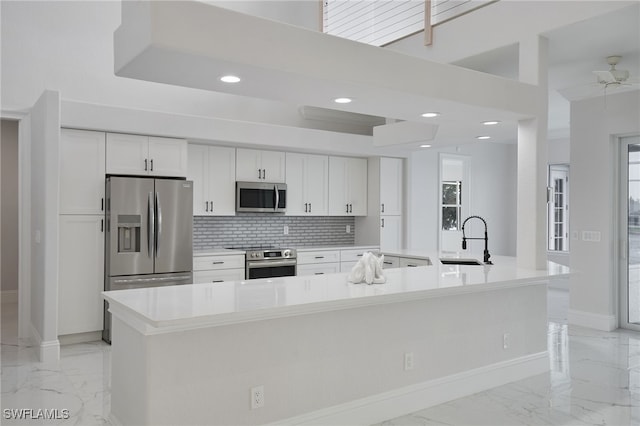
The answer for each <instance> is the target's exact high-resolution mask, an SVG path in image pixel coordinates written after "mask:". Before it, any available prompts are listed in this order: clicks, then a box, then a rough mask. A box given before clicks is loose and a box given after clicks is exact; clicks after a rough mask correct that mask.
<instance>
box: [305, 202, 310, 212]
mask: <svg viewBox="0 0 640 426" xmlns="http://www.w3.org/2000/svg"><path fill="white" fill-rule="evenodd" d="M307 206H308V203H304V212H305V213H309V212H308V211H307Z"/></svg>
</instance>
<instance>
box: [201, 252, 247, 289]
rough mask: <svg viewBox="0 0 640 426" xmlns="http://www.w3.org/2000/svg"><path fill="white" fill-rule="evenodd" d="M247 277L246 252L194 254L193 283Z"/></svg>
mask: <svg viewBox="0 0 640 426" xmlns="http://www.w3.org/2000/svg"><path fill="white" fill-rule="evenodd" d="M244 279H245V256H244V254H212V255H194V256H193V283H194V284H203V283H211V282H214V283H215V282H223V281H241V280H244Z"/></svg>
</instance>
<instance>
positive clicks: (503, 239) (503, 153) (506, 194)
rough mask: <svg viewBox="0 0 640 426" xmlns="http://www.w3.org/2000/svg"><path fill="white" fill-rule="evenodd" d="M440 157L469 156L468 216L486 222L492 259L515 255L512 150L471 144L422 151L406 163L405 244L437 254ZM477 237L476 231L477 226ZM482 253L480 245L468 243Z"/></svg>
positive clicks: (486, 144) (514, 164)
mask: <svg viewBox="0 0 640 426" xmlns="http://www.w3.org/2000/svg"><path fill="white" fill-rule="evenodd" d="M438 152H449V153H453V154H460V155H467V156H469V157H470V169H471V171H470V175H471V176H470V181H471V189H470V190H471V203H470V204H471V205H470V209H469V212H470V214H472V215H473V214H476V215H479V216H482V217H484V218H485V219H486V220H487V224H488V228H489V229H488V230H489V251H490V252H491V254H496V255H498V254H499V255H508V256H515V251H516V176H517V175H516V153H517V151H516V146H515V144H513V145H506V144H491V143H482V142H479V143H475V144H470V145H463V146H460V147H459V150H458V151H456V149H455V148H451V149H449V150H444V149H443V150H441V151H438V150H434V149H426V150H423V151H419V152H416V153H414V154H412V155H411V157H410V158H409V159H408V167H409V170H408V183H407V187H408V188H407V191H408V206H407V209H408V218H407V237H408V241H407V245H408V247H409V248H414V249H428V250H436V249H438V247H437V245H438V230H439V224H438V204H439V203H438V197H439V195H438V194H439V191H438V173H439V166H438V161H439V160H438V158H439V156H438ZM476 232H477V227H476ZM471 245H472V246H471V249H472V250H473V251H474V252H482V248H483V247H482V243H481V242H473V243H471Z"/></svg>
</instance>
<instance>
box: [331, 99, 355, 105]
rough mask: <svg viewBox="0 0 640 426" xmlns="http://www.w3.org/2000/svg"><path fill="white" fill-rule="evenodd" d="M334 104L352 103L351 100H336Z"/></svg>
mask: <svg viewBox="0 0 640 426" xmlns="http://www.w3.org/2000/svg"><path fill="white" fill-rule="evenodd" d="M333 102H335V103H337V104H348V103H349V102H351V98H335V99H334V100H333Z"/></svg>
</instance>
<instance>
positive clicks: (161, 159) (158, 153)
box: [106, 133, 187, 177]
mask: <svg viewBox="0 0 640 426" xmlns="http://www.w3.org/2000/svg"><path fill="white" fill-rule="evenodd" d="M106 152H107V161H106V164H107V166H106V170H107V174H119V175H143V176H144V175H149V176H175V177H185V176H186V175H187V141H186V140H184V139H173V138H158V137H153V136H141V135H126V134H121V133H107V148H106Z"/></svg>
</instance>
